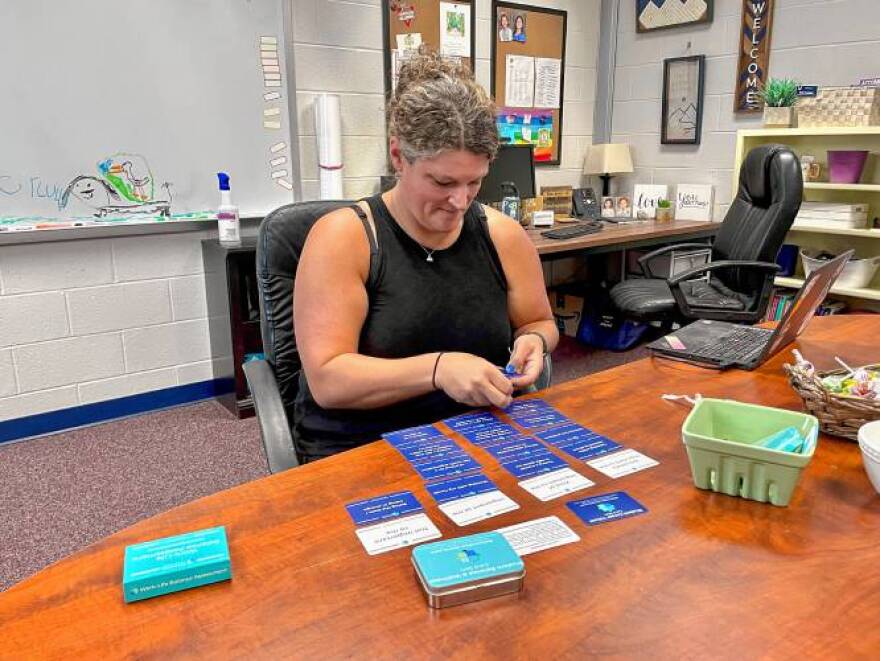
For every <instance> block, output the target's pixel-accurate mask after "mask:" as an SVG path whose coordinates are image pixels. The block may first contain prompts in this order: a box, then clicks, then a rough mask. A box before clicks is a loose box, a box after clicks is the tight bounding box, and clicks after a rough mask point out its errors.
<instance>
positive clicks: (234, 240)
mask: <svg viewBox="0 0 880 661" xmlns="http://www.w3.org/2000/svg"><path fill="white" fill-rule="evenodd" d="M217 179H219V180H220V208H219V209H217V231H218V232H219V234H220V243H221V244H223V245H224V246H237V245H241V227H240V225H239V221H238V207H237V206H235V205H234V204H233V203H232V193H231V192H230V190H229V175H228V174H226V173H225V172H218V173H217Z"/></svg>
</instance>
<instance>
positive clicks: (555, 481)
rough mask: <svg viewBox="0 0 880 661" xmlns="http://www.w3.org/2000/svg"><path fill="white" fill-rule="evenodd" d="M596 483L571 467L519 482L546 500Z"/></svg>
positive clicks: (530, 491)
mask: <svg viewBox="0 0 880 661" xmlns="http://www.w3.org/2000/svg"><path fill="white" fill-rule="evenodd" d="M594 484H595V482H593V481H592V480H588V479H587V478H585V477H584V476H583V475H581V474H580V473H576V472H575V471H573V470H572V469H571V468H563V469H561V470H555V471H553V472H552V473H544V474H543V475H538V476H537V477H530V478H529V479H527V480H522V481H521V482H520V483H519V486H521V487H522V488H523V489H525V490H526V491H528V492H529V493H530V494H532V495H533V496H534V497H535V498H537V499H538V500H542V501H544V502H546V501H548V500H553V499H554V498H559V496H565V495H566V494H570V493H573V492H575V491H580V490H581V489H586V488H587V487H591V486H593V485H594Z"/></svg>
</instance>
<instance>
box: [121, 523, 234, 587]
mask: <svg viewBox="0 0 880 661" xmlns="http://www.w3.org/2000/svg"><path fill="white" fill-rule="evenodd" d="M230 578H232V567H231V564H230V561H229V545H228V543H227V541H226V527H225V526H219V527H217V528H205V529H204V530H196V531H194V532H189V533H185V534H183V535H175V536H173V537H163V538H161V539H154V540H151V541H149V542H142V543H140V544H132V545H131V546H126V547H125V561H124V565H123V569H122V592H123V595H124V597H125V601H126V603H130V602H132V601H140V600H141V599H150V598H151V597H158V596H160V595H163V594H168V593H169V592H178V591H180V590H188V589H190V588H195V587H199V586H202V585H208V584H209V583H217V582H218V581H228V580H229V579H230Z"/></svg>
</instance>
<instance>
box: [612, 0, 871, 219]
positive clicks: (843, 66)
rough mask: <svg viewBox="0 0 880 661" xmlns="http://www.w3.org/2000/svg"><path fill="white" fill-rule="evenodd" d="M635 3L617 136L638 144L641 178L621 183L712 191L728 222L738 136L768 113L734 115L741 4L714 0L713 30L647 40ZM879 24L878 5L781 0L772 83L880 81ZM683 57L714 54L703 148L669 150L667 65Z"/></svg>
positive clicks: (620, 46)
mask: <svg viewBox="0 0 880 661" xmlns="http://www.w3.org/2000/svg"><path fill="white" fill-rule="evenodd" d="M635 5H636V3H635V2H630V1H629V0H621V2H620V14H619V16H620V22H619V26H618V28H619V30H618V35H617V39H618V42H617V63H616V67H615V72H614V106H613V129H612V130H613V138H612V139H613V141H614V142H628V143H630V144H631V145H632V150H633V163H634V166H635V170H636V171H635V173H634V174H633V175H632V176H627V177H616V178H615V179H613V180H612V181H613V182H614V184H613V185H616V186H617V191H618V192H619V193H626V192H632V187H633V185H634V184H635V183H649V184H650V183H654V184H667V185H670V186H674V185H675V184H676V183H705V184H713V185H714V186H715V210H714V212H715V216H714V217H715V218H716V219H718V220H720V219H722V218H723V217H724V213H725V212H726V211H727V207H728V206H729V205H730V201H731V182H732V178H733V158H734V146H735V143H736V131H737V130H738V129H743V128H760V127H761V116H760V115H751V114H736V113H734V112H733V97H734V89H735V87H734V82H735V76H736V67H737V57H738V49H737V45H738V40H739V30H740V25H741V16H742V2H741V0H715V13H714V20H713V22H712V23H711V24H710V25H706V26H696V27H685V28H675V29H669V30H659V31H657V32H649V33H643V34H637V33H636V30H635ZM878 26H880V2H877V0H776V9H775V11H774V20H773V32H772V40H771V51H770V67H769V68H770V76H771V77H782V78H786V77H787V78H795V79H797V80H799V81H801V82H802V83H803V84H817V85H851V84H854V83H857V82H858V81H859V79H861V78H868V77H873V76H876V75H878V71H877V63H878V62H880V27H878ZM689 44H690V48H688V45H689ZM684 55H705V56H706V79H705V99H704V106H703V131H702V142H701V144H700V145H696V146H693V145H687V146H685V145H661V144H660V108H661V105H660V99H661V92H662V87H663V60H664V59H666V58H671V57H682V56H684ZM670 192H671V191H670Z"/></svg>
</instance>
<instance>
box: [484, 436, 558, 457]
mask: <svg viewBox="0 0 880 661" xmlns="http://www.w3.org/2000/svg"><path fill="white" fill-rule="evenodd" d="M486 452H488V453H489V454H491V455H492V456H493V457H495V458H496V459H497V460H498V461H499V462H501V463H504V462H506V461H512V460H513V459H514V458H517V457H521V456H525V455H532V454H550V450H548V449H547V446H546V445H544V444H543V443H539V442H538V441H536V440H535V439H533V438H529V437H528V436H520V437H518V438H512V439H510V440H508V441H502V442H501V443H496V444H495V445H490V446H489V447H487V448H486Z"/></svg>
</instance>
